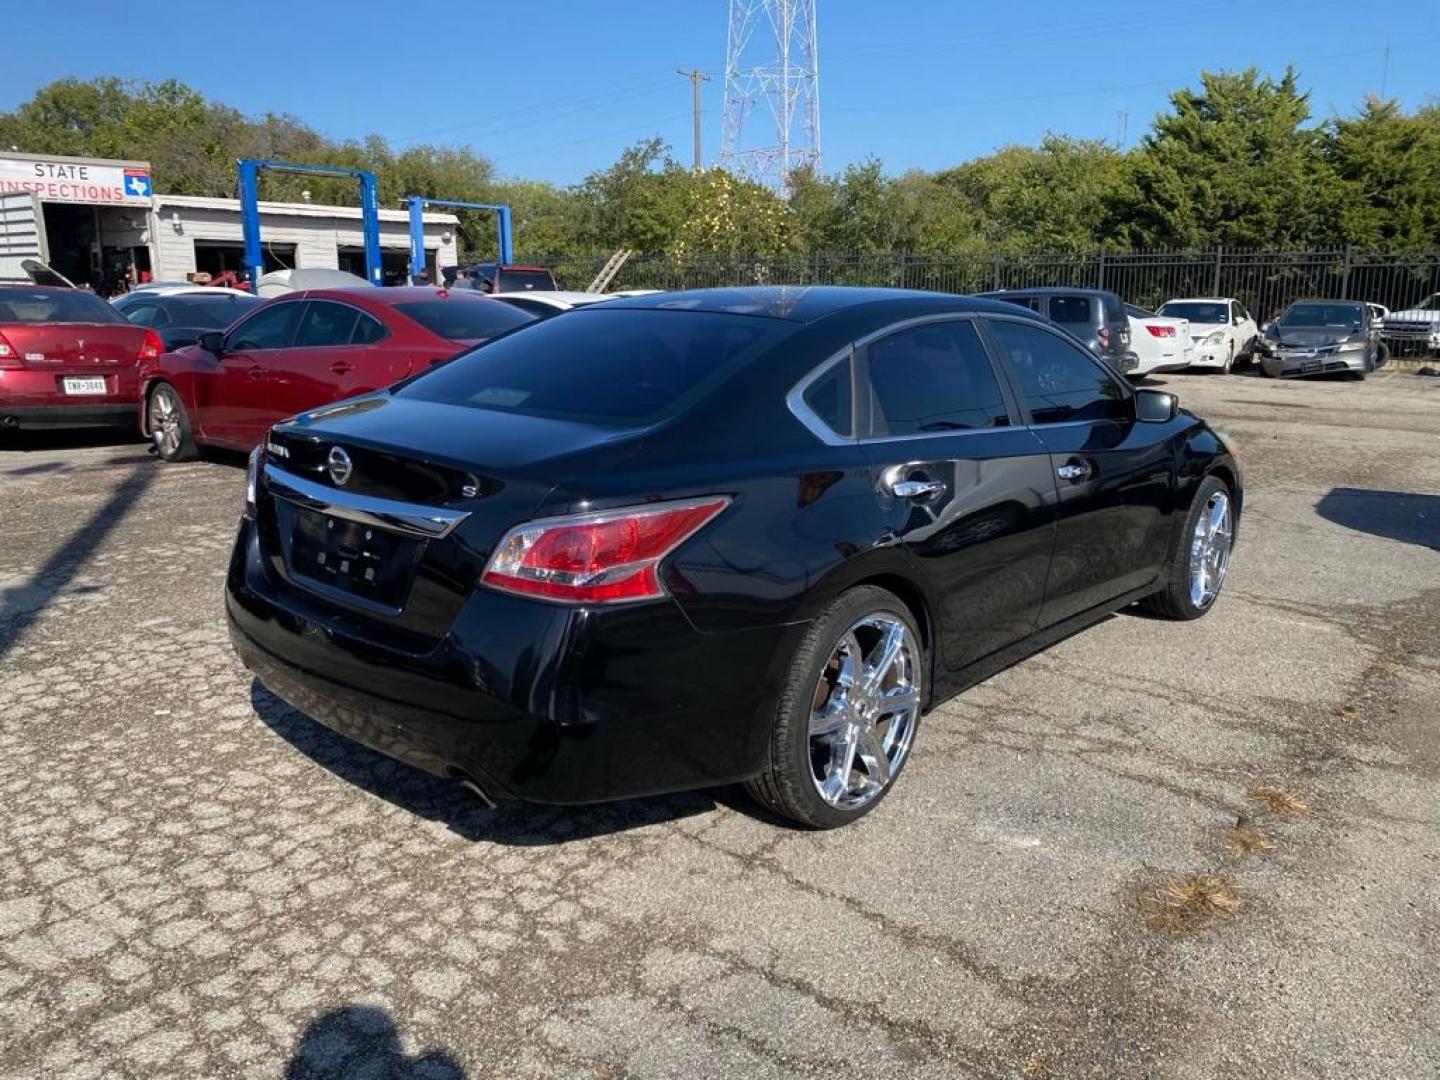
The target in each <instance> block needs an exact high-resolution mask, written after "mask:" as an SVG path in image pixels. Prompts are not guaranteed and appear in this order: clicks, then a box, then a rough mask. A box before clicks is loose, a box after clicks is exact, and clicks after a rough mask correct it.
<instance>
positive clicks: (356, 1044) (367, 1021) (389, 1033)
mask: <svg viewBox="0 0 1440 1080" xmlns="http://www.w3.org/2000/svg"><path fill="white" fill-rule="evenodd" d="M465 1075H466V1074H465V1070H464V1069H463V1068H461V1067H460V1063H459V1062H458V1061H456V1060H455V1058H454V1057H452V1056H451V1055H450V1054H449V1053H448V1052H447V1051H445V1050H440V1049H435V1048H428V1049H425V1050H421V1051H419V1052H418V1053H416V1054H415V1055H414V1056H413V1057H412V1056H410V1055H409V1054H407V1053H405V1048H404V1047H403V1046H401V1045H400V1033H399V1031H397V1030H396V1028H395V1021H394V1020H393V1019H391V1017H390V1014H389V1013H387V1012H386V1011H385V1010H384V1009H380V1008H376V1007H374V1006H371V1005H343V1006H341V1007H340V1008H338V1009H331V1010H330V1011H329V1012H327V1013H325V1014H324V1015H322V1016H319V1017H316V1018H315V1019H314V1020H312V1021H311V1022H310V1024H309V1026H308V1027H306V1028H305V1031H304V1033H303V1034H302V1035H301V1036H300V1041H299V1042H298V1043H297V1044H296V1046H295V1052H294V1053H293V1054H292V1055H291V1056H290V1060H289V1062H288V1063H287V1064H286V1065H285V1080H345V1078H347V1077H352V1076H375V1077H385V1078H386V1080H464V1078H465Z"/></svg>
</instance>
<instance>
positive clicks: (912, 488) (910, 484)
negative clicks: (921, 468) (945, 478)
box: [890, 480, 945, 499]
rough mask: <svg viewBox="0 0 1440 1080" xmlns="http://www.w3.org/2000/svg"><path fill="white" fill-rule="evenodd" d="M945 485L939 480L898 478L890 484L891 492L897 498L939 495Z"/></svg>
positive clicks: (919, 497)
mask: <svg viewBox="0 0 1440 1080" xmlns="http://www.w3.org/2000/svg"><path fill="white" fill-rule="evenodd" d="M944 490H945V485H944V484H942V483H940V481H939V480H897V481H895V483H893V484H891V485H890V494H892V495H894V496H895V497H896V498H897V499H922V498H929V497H930V496H931V495H939V494H940V492H942V491H944Z"/></svg>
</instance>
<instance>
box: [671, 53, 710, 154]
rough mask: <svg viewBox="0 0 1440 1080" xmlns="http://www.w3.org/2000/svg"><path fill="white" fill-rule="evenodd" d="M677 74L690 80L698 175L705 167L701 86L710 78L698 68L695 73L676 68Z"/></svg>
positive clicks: (691, 112) (691, 115) (691, 114)
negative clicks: (701, 122) (701, 146)
mask: <svg viewBox="0 0 1440 1080" xmlns="http://www.w3.org/2000/svg"><path fill="white" fill-rule="evenodd" d="M675 74H676V75H684V76H685V78H687V79H689V80H690V117H691V121H692V123H693V124H694V129H695V130H694V139H695V171H696V172H697V173H698V172H699V171H700V170H701V169H703V168H704V167H705V163H704V161H703V160H702V159H701V156H700V84H701V83H702V82H709V81H710V76H709V75H706V74H705V73H704V72H703V71H701V70H700V69H699V68H696V69H695V70H694V71H686V70H685V69H684V68H676V69H675Z"/></svg>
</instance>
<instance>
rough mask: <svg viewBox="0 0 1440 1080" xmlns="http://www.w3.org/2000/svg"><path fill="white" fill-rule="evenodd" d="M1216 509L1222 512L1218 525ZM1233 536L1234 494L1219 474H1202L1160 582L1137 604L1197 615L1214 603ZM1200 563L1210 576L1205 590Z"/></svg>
mask: <svg viewBox="0 0 1440 1080" xmlns="http://www.w3.org/2000/svg"><path fill="white" fill-rule="evenodd" d="M1217 507H1219V508H1220V511H1221V518H1220V521H1219V522H1218V523H1217V522H1216V519H1215V514H1216V508H1217ZM1234 539H1235V501H1234V496H1233V494H1232V493H1231V491H1230V489H1229V488H1228V487H1227V486H1226V485H1225V482H1224V481H1223V480H1221V479H1220V478H1219V477H1217V476H1207V477H1206V478H1205V479H1204V480H1202V481H1200V486H1199V487H1198V488H1196V489H1195V498H1194V499H1193V500H1192V501H1191V504H1190V512H1189V513H1188V514H1186V515H1185V526H1184V528H1183V529H1181V530H1180V531H1179V532H1178V533H1176V535H1175V539H1174V541H1173V542H1172V544H1171V548H1170V558H1169V560H1168V561H1167V562H1166V564H1165V575H1164V583H1163V586H1162V587H1161V588H1160V589H1159V590H1158V591H1156V592H1154V593H1151V594H1150V595H1149V596H1147V597H1145V598H1144V599H1143V600H1141V601H1140V606H1141V607H1142V608H1144V609H1145V610H1146V611H1149V612H1151V613H1152V614H1155V615H1160V616H1162V617H1163V618H1167V619H1179V620H1188V619H1198V618H1200V616H1202V615H1204V614H1205V613H1206V612H1207V611H1209V610H1210V609H1211V608H1212V607H1214V606H1215V601H1216V599H1217V598H1218V597H1219V595H1220V589H1221V588H1222V587H1223V586H1224V584H1225V575H1226V573H1227V571H1228V570H1229V569H1230V551H1231V545H1232V544H1233V543H1234ZM1217 545H1218V546H1217ZM1202 565H1203V569H1204V570H1205V572H1206V576H1207V577H1208V579H1209V586H1208V587H1207V588H1201V584H1202V579H1201V578H1200V577H1198V576H1197V572H1198V571H1199V570H1200V569H1201V568H1202Z"/></svg>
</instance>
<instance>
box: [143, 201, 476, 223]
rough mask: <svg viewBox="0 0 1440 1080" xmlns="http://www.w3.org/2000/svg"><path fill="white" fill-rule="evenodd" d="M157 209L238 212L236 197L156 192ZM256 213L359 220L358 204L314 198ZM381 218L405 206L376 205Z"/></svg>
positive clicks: (427, 218) (401, 216) (399, 215)
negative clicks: (342, 203)
mask: <svg viewBox="0 0 1440 1080" xmlns="http://www.w3.org/2000/svg"><path fill="white" fill-rule="evenodd" d="M154 206H155V209H156V210H157V211H159V210H161V209H163V208H165V207H174V208H176V209H183V208H186V207H190V208H193V209H197V210H222V211H227V212H232V213H237V214H238V213H239V212H240V200H239V199H224V198H214V197H212V196H209V195H160V194H157V195H156V196H155V202H154ZM260 213H262V214H280V215H289V216H291V217H323V218H354V219H355V220H356V221H359V220H360V208H359V207H358V206H335V205H332V204H330V203H314V202H261V203H260ZM380 220H381V221H409V220H410V213H409V211H408V210H387V209H385V208H384V207H381V209H380ZM421 220H422V221H424V222H426V223H427V224H430V225H458V224H459V222H460V219H459V218H457V217H456V216H455V215H454V214H441V213H430V212H428V211H427V212H426V213H424V214H422V215H421Z"/></svg>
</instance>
